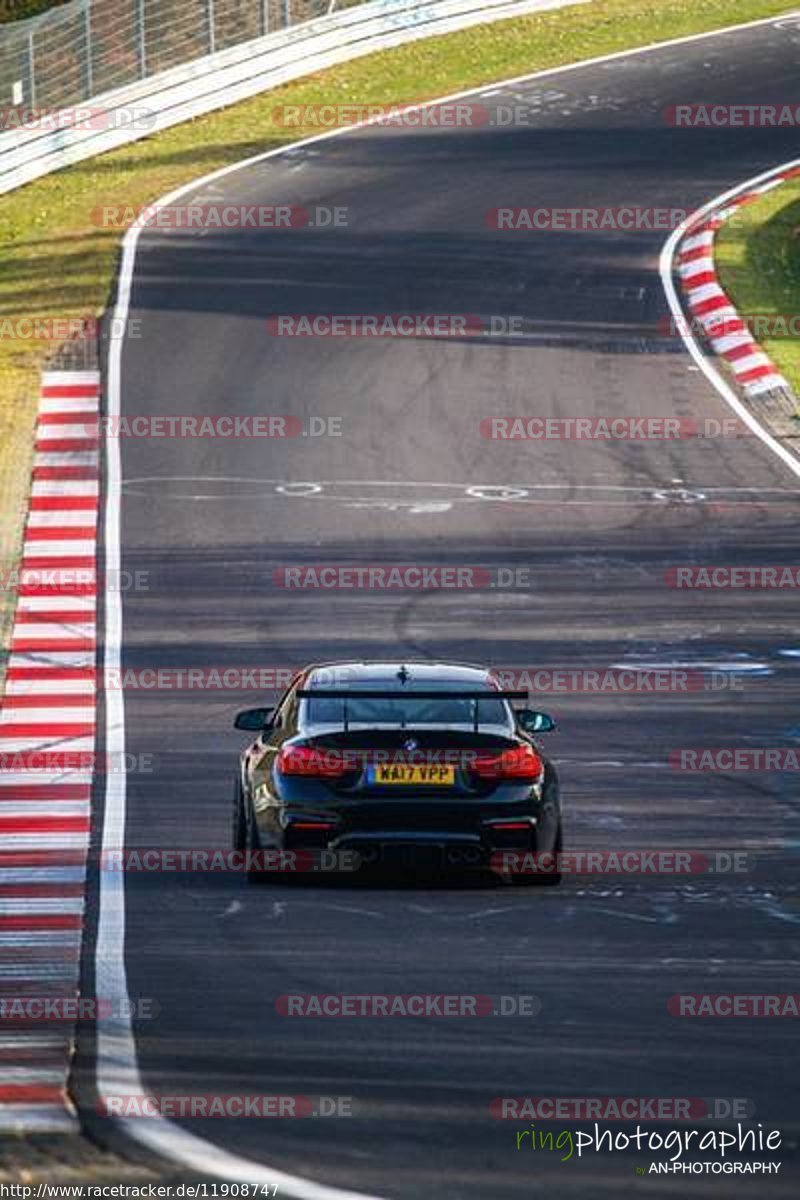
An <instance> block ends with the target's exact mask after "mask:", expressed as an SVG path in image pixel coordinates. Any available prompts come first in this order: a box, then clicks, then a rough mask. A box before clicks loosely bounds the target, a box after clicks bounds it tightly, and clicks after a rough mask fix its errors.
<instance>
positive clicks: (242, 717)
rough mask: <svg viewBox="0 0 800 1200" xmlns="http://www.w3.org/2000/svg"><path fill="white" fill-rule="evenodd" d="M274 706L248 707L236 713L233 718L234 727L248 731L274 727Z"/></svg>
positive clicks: (254, 731)
mask: <svg viewBox="0 0 800 1200" xmlns="http://www.w3.org/2000/svg"><path fill="white" fill-rule="evenodd" d="M274 712H275V709H274V708H246V709H244V711H243V712H239V713H237V714H236V716H235V717H234V720H233V727H234V729H245V730H247V732H248V733H260V732H261V731H262V729H270V728H271V727H272V714H273V713H274Z"/></svg>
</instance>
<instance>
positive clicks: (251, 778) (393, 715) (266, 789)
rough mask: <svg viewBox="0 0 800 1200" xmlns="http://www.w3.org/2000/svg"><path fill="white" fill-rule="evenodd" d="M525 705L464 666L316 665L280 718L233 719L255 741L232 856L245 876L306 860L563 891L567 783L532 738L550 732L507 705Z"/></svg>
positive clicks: (252, 712) (483, 673)
mask: <svg viewBox="0 0 800 1200" xmlns="http://www.w3.org/2000/svg"><path fill="white" fill-rule="evenodd" d="M526 698H527V693H525V692H508V691H503V690H502V689H501V688H500V686H499V684H498V681H497V680H496V679H495V678H494V677H493V675H492V673H491V672H490V671H488V670H486V669H485V668H481V667H475V666H464V665H460V664H455V663H431V662H424V663H417V662H414V663H393V662H341V663H328V664H325V665H323V666H310V667H307V668H306V669H305V670H303V671H301V672H300V673H299V674H298V675H296V676H295V678H294V679H293V680H292V682H291V684H290V686H289V688H288V689H287V691H286V693H285V694H284V696H283V697H282V699H281V701H280V703H279V704H278V705H277V707H275V708H255V709H248V710H246V711H244V712H240V713H239V714H238V716H237V717H236V720H235V726H236V728H237V729H242V730H249V731H251V732H254V733H255V732H257V733H258V737H257V738H256V740H255V741H254V742H253V743H252V744H251V745H250V746H248V747H247V749H246V750H245V751H244V753H243V754H242V756H241V760H240V765H239V771H238V773H237V777H236V785H235V794H234V819H233V845H234V849H235V850H239V851H250V852H251V854H250V856H249V860H248V861H250V862H251V863H255V864H256V865H255V866H254V867H253V868H252V869H251V870H250V871H249V875H250V877H251V878H252V877H254V876H258V875H261V874H264V873H267V874H268V873H269V870H267V871H266V872H265V871H264V865H263V864H264V861H265V860H266V859H267V858H268V857H269V858H270V861H271V863H272V864H273V867H274V866H275V865H276V864H277V863H278V861H279V856H282V857H281V858H280V861H286V860H290V855H289V852H299V853H303V852H308V853H310V854H314V853H316V854H317V856H318V858H327V859H328V860H329V861H333V862H342V863H344V862H347V861H348V860H349V862H350V863H356V862H357V863H358V864H360V865H361V866H366V867H369V866H370V865H374V866H381V865H385V866H390V865H391V866H401V867H410V868H414V867H417V866H426V867H431V866H433V867H438V868H441V869H445V868H447V867H453V868H457V867H459V866H461V867H466V866H472V867H479V868H488V867H492V868H494V869H496V870H497V869H501V870H502V871H503V872H505V873H507V874H510V875H516V876H518V877H520V878H522V879H527V880H530V881H535V882H541V883H557V882H558V881H559V873H558V870H557V859H556V858H555V857H554V856H556V855H558V854H559V853H560V851H561V810H560V802H559V788H558V778H557V775H556V772H555V769H554V767H553V765H552V764H551V763H550V762H549V761H548V759H547V758H546V757H545V755H544V754H543V752H542V749H541V747H540V746H539V745H538V744H537V742H536V741H535V740H534V735H535V734H539V733H546V732H549V731H550V730H552V729H554V728H555V724H554V722H553V719H552V718H551V717H549V716H548V715H547V714H546V713H539V712H534V711H533V710H531V709H529V708H516V709H515V708H513V707H512V703H511V702H512V701H519V700H524V699H526ZM259 851H260V852H262V853H260V854H259V853H257V852H259ZM348 852H349V853H348ZM352 852H356V853H352ZM547 860H549V865H548V866H547V868H546V869H542V863H543V862H545V861H547ZM293 861H295V860H294V859H293V858H292V859H291V860H290V862H293ZM498 863H500V867H498ZM532 864H536V865H535V866H532ZM278 869H279V868H278ZM287 869H289V870H291V869H292V868H291V865H290V866H289V867H288V868H287Z"/></svg>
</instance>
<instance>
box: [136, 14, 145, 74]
mask: <svg viewBox="0 0 800 1200" xmlns="http://www.w3.org/2000/svg"><path fill="white" fill-rule="evenodd" d="M136 19H137V21H138V23H139V78H140V79H144V77H145V75H146V74H147V43H146V39H145V28H144V0H139V4H138V6H137V12H136Z"/></svg>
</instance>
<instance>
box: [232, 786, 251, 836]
mask: <svg viewBox="0 0 800 1200" xmlns="http://www.w3.org/2000/svg"><path fill="white" fill-rule="evenodd" d="M231 844H232V846H233V849H234V850H244V849H245V848H246V845H247V818H246V816H245V811H244V793H243V791H242V781H241V779H239V777H238V776H237V777H236V782H235V783H234V785H233V832H232V835H231Z"/></svg>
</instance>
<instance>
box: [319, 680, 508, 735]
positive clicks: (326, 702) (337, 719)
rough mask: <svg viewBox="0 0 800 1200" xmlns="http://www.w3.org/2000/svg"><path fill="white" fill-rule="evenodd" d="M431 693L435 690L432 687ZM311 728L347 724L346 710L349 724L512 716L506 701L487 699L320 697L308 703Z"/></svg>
mask: <svg viewBox="0 0 800 1200" xmlns="http://www.w3.org/2000/svg"><path fill="white" fill-rule="evenodd" d="M428 690H430V691H433V690H434V689H433V688H429V689H428ZM306 704H307V705H308V707H307V709H306V714H307V720H308V722H309V724H310V725H344V724H345V707H346V710H347V711H346V723H347V724H348V725H401V726H408V727H413V726H419V725H474V723H475V719H476V708H477V719H478V722H479V723H480V724H481V725H508V724H509V713H508V708H507V707H506V702H505V701H504V700H496V699H494V698H493V697H491V696H487V698H486V699H485V700H474V699H464V700H459V699H454V698H450V697H446V698H444V697H443V698H442V699H441V700H438V699H437V700H415V699H414V697H413V696H412V695H407V696H398V697H397V699H396V700H394V699H393V700H369V699H362V698H361V697H359V696H352V697H348V699H347V700H346V701H345V700H341V699H331V698H324V697H320V699H317V698H316V697H314V699H313V700H307V701H306Z"/></svg>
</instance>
